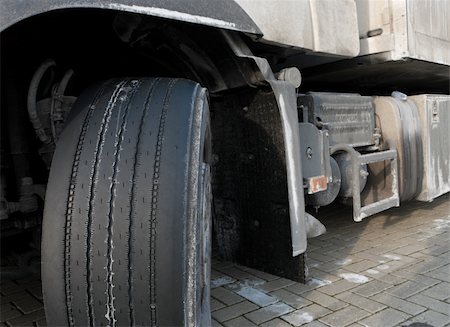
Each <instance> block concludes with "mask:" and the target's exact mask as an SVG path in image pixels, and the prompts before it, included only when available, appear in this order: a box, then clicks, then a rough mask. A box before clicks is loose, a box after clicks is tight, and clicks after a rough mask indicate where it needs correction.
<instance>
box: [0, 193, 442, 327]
mask: <svg viewBox="0 0 450 327" xmlns="http://www.w3.org/2000/svg"><path fill="white" fill-rule="evenodd" d="M319 218H320V220H321V221H322V223H324V224H325V226H326V227H327V233H326V234H324V235H321V236H319V237H317V238H315V239H311V240H309V247H308V251H307V264H308V267H309V280H308V283H307V284H306V285H304V284H299V283H296V282H293V281H291V280H288V279H284V278H279V277H277V276H273V275H271V274H267V273H264V272H261V271H257V270H253V269H250V268H247V267H243V266H240V265H236V264H233V263H230V262H221V261H218V260H213V270H212V280H211V287H212V289H211V296H212V297H211V305H212V309H211V310H212V317H213V326H239V327H241V326H265V327H269V326H279V327H284V326H301V325H305V326H380V327H388V326H409V325H412V326H418V325H417V324H416V325H414V324H413V323H418V322H420V323H424V324H426V325H421V326H434V327H438V326H449V325H450V317H449V316H450V197H449V196H448V195H446V196H443V197H441V198H439V199H436V200H435V201H434V202H432V203H421V202H412V203H408V204H405V205H402V207H401V208H395V209H391V210H388V211H386V212H384V213H381V214H378V215H376V216H373V217H370V218H367V219H365V220H363V221H362V222H361V223H354V222H353V221H352V218H351V210H350V209H349V208H346V207H337V209H335V210H328V212H325V213H321V212H319ZM0 293H1V301H2V302H1V303H2V304H1V318H0V320H1V322H0V326H6V325H7V326H45V314H44V310H43V304H42V292H41V287H40V280H39V277H36V276H33V275H30V274H29V275H27V276H24V277H21V278H20V279H2V281H1V288H0Z"/></svg>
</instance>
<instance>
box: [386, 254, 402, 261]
mask: <svg viewBox="0 0 450 327" xmlns="http://www.w3.org/2000/svg"><path fill="white" fill-rule="evenodd" d="M383 257H385V258H388V259H391V260H402V258H400V257H399V256H398V255H395V254H383Z"/></svg>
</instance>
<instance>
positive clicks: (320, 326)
mask: <svg viewBox="0 0 450 327" xmlns="http://www.w3.org/2000/svg"><path fill="white" fill-rule="evenodd" d="M303 326H304V327H328V325H325V324H324V323H321V322H320V321H318V320H314V321H312V322H310V323H308V324H306V325H303Z"/></svg>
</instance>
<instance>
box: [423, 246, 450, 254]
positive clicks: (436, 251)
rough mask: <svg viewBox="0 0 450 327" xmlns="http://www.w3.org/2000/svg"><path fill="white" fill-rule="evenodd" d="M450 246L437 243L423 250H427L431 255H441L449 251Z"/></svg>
mask: <svg viewBox="0 0 450 327" xmlns="http://www.w3.org/2000/svg"><path fill="white" fill-rule="evenodd" d="M448 250H449V249H448V246H441V245H435V246H432V247H429V248H427V249H426V250H424V251H423V252H425V253H426V254H430V255H434V256H435V255H440V254H443V253H447V252H448Z"/></svg>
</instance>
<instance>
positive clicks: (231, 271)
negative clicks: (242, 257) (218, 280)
mask: <svg viewBox="0 0 450 327" xmlns="http://www.w3.org/2000/svg"><path fill="white" fill-rule="evenodd" d="M218 270H219V271H220V272H222V273H224V274H226V275H228V276H230V277H233V278H235V279H240V280H244V279H247V280H255V279H259V280H260V281H261V282H264V280H263V279H261V278H258V277H256V276H254V275H252V274H250V273H248V272H247V271H243V270H241V269H238V268H236V266H231V267H225V268H221V269H218Z"/></svg>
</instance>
